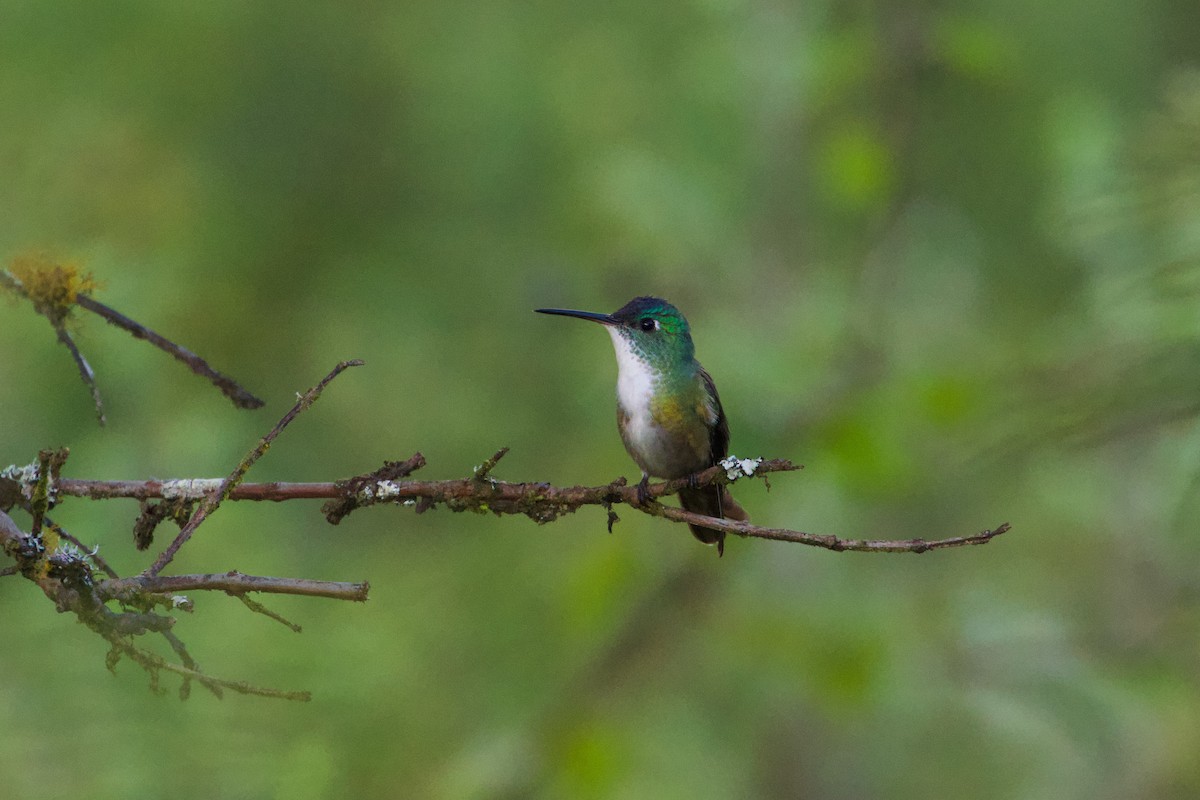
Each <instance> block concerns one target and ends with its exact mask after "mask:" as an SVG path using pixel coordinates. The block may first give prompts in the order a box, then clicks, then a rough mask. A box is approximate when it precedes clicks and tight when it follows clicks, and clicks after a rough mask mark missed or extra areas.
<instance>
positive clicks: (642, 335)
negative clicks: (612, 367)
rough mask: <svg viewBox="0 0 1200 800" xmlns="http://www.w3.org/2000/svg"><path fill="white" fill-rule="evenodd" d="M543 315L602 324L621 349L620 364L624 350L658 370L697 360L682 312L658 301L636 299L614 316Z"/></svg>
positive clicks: (549, 311)
mask: <svg viewBox="0 0 1200 800" xmlns="http://www.w3.org/2000/svg"><path fill="white" fill-rule="evenodd" d="M537 310H538V311H539V312H540V313H542V314H559V315H561V316H565V317H578V318H580V319H589V320H592V321H593V322H599V323H600V324H601V325H604V326H606V327H607V328H608V331H609V333H610V334H611V335H612V338H613V344H614V345H616V346H617V353H618V360H619V359H620V357H621V354H622V352H623V349H624V348H623V347H622V346H624V347H627V348H628V350H630V351H632V352H631V355H633V356H635V357H636V358H637V359H639V360H641V361H644V362H646V363H647V364H650V365H654V366H655V367H657V368H660V369H661V368H662V367H665V366H669V365H671V364H679V363H691V361H692V359H693V358H694V357H695V348H694V347H693V345H692V334H691V331H690V330H689V329H688V323H687V320H686V319H685V318H684V316H683V314H680V313H679V309H677V308H675V306H673V305H671V304H670V303H668V302H667V301H666V300H662V299H660V298H658V297H635V298H633V299H632V300H630V301H629V302H628V303H626V304H625V305H623V306H621V307H620V308H619V309H617V310H616V311H614V312H613V313H611V314H597V313H595V312H592V311H572V310H569V309H563V308H539V309H537Z"/></svg>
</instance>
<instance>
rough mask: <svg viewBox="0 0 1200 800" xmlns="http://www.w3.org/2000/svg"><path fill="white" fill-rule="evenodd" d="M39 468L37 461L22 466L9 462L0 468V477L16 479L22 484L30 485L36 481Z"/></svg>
mask: <svg viewBox="0 0 1200 800" xmlns="http://www.w3.org/2000/svg"><path fill="white" fill-rule="evenodd" d="M39 475H40V470H39V469H38V462H36V461H34V462H33V463H32V464H26V465H25V466H23V467H18V466H17V465H16V464H9V465H8V466H7V467H5V468H4V469H0V478H8V479H9V480H10V481H16V482H17V483H19V484H21V485H22V486H32V485H33V484H35V483H37V482H38V477H39Z"/></svg>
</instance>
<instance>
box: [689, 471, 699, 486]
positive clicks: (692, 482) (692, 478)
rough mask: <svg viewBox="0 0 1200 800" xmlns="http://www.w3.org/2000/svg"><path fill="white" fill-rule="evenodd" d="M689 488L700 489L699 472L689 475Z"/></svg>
mask: <svg viewBox="0 0 1200 800" xmlns="http://www.w3.org/2000/svg"><path fill="white" fill-rule="evenodd" d="M687 487H688V488H689V489H699V488H700V473H699V472H691V473H688V476H687Z"/></svg>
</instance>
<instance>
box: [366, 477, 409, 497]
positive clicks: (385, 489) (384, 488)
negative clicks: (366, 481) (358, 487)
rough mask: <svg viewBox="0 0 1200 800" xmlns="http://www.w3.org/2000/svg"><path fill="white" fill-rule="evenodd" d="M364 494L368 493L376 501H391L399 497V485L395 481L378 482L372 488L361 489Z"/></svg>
mask: <svg viewBox="0 0 1200 800" xmlns="http://www.w3.org/2000/svg"><path fill="white" fill-rule="evenodd" d="M363 492H364V493H368V492H369V493H370V495H369V496H372V497H373V498H374V499H376V500H391V499H393V498H396V497H399V496H400V484H398V483H396V482H395V481H379V482H378V483H376V484H375V486H374V487H373V488H372V487H370V486H367V487H365V488H364V489H363Z"/></svg>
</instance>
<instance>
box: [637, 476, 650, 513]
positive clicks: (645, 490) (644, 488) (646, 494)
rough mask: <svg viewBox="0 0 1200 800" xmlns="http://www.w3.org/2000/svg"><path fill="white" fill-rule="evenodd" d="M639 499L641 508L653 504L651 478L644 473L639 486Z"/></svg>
mask: <svg viewBox="0 0 1200 800" xmlns="http://www.w3.org/2000/svg"><path fill="white" fill-rule="evenodd" d="M637 499H638V505H639V506H648V505H650V503H651V502H652V501H651V500H650V476H649V475H647V474H646V473H644V472H643V473H642V479H641V480H640V481H638V485H637Z"/></svg>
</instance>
